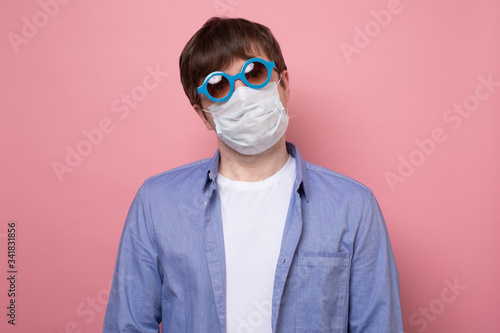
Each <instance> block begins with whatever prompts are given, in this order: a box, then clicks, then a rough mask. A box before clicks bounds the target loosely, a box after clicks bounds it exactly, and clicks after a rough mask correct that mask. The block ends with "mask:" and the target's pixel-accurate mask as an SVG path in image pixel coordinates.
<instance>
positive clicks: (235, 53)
mask: <svg viewBox="0 0 500 333" xmlns="http://www.w3.org/2000/svg"><path fill="white" fill-rule="evenodd" d="M259 55H260V56H265V57H266V58H268V60H272V61H274V63H275V65H276V70H277V72H278V73H283V72H284V71H286V69H287V67H286V64H285V60H284V59H283V55H282V54H281V49H280V46H279V44H278V42H277V41H276V39H275V38H274V36H273V35H272V33H271V31H270V30H269V29H268V28H267V27H265V26H263V25H262V24H259V23H254V22H250V21H248V20H245V19H241V18H236V19H233V18H220V17H213V18H211V19H209V20H208V21H207V22H206V23H205V24H204V25H203V27H202V28H201V29H200V30H198V31H197V32H196V33H195V34H194V36H193V37H192V38H191V39H190V40H189V42H188V43H187V44H186V46H185V47H184V50H183V51H182V54H181V57H180V59H179V67H180V73H181V82H182V86H183V88H184V92H185V93H186V95H187V97H188V98H189V101H190V102H191V104H192V105H194V104H199V103H200V101H199V94H198V92H197V87H198V86H199V85H200V84H201V83H202V82H203V80H204V79H205V77H206V76H207V75H208V74H210V73H212V72H214V71H223V70H226V69H227V68H229V67H230V66H231V65H232V63H233V62H235V61H238V60H242V59H243V60H247V59H250V58H253V57H255V56H259Z"/></svg>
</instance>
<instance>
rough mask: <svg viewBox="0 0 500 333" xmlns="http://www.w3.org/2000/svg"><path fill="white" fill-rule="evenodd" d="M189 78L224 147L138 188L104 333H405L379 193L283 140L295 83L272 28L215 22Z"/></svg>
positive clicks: (189, 61)
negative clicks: (307, 158)
mask: <svg viewBox="0 0 500 333" xmlns="http://www.w3.org/2000/svg"><path fill="white" fill-rule="evenodd" d="M180 73H181V81H182V85H183V87H184V91H185V93H186V95H187V96H188V98H189V100H190V102H191V104H192V106H193V108H194V110H195V111H196V113H197V114H198V116H199V117H200V118H201V120H202V121H203V123H204V124H205V126H206V127H207V129H209V130H214V131H215V132H216V134H217V140H218V147H219V149H218V151H217V152H216V154H215V155H214V157H212V158H211V159H205V160H202V161H198V162H195V163H192V164H189V165H186V166H183V167H180V168H177V169H174V170H170V171H167V172H165V173H162V174H160V175H157V176H155V177H152V178H149V179H147V180H146V181H145V183H144V184H143V186H142V187H141V189H140V190H139V192H138V194H137V196H136V198H135V199H134V202H133V203H132V206H131V208H130V211H129V214H128V217H127V220H126V223H125V226H124V229H123V234H122V237H121V241H120V247H119V251H118V258H117V262H116V268H115V277H114V281H113V287H112V290H111V293H110V297H109V303H108V308H107V313H106V318H105V322H104V332H158V325H159V323H160V322H161V323H162V329H163V332H173V333H179V332H200V333H201V332H203V333H213V332H230V333H233V332H237V333H239V332H245V333H248V332H259V333H261V332H285V333H291V332H350V333H353V332H376V333H388V332H402V331H403V330H402V323H401V310H400V303H399V281H398V274H397V269H396V265H395V262H394V258H393V254H392V250H391V246H390V242H389V237H388V234H387V230H386V226H385V223H384V220H383V217H382V214H381V212H380V210H379V207H378V205H377V202H376V200H375V198H374V196H373V194H372V192H371V191H370V190H369V189H368V188H366V187H365V186H363V185H361V184H359V183H358V182H356V181H354V180H352V179H349V178H347V177H345V176H342V175H339V174H337V173H335V172H333V171H330V170H327V169H324V168H322V167H319V166H317V165H314V164H311V163H308V162H305V161H304V160H303V159H302V157H301V156H300V154H299V152H298V150H297V148H296V147H295V146H294V145H293V144H291V143H287V142H286V141H285V130H286V127H287V124H288V115H287V102H288V100H289V96H290V86H289V74H288V71H287V67H286V65H285V61H284V59H283V56H282V54H281V50H280V47H279V45H278V43H277V42H276V40H275V39H274V37H273V35H272V34H271V32H270V30H269V29H268V28H266V27H264V26H262V25H260V24H257V23H253V22H249V21H247V20H244V19H226V18H212V19H210V20H209V21H207V22H206V23H205V25H204V26H203V27H202V28H201V29H200V30H199V31H198V32H197V33H196V34H195V35H194V36H193V37H192V38H191V40H190V41H189V42H188V43H187V45H186V46H185V48H184V50H183V52H182V54H181V57H180Z"/></svg>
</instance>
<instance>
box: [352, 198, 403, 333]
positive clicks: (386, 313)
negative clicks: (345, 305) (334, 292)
mask: <svg viewBox="0 0 500 333" xmlns="http://www.w3.org/2000/svg"><path fill="white" fill-rule="evenodd" d="M358 332H363V333H369V332H373V333H380V332H384V333H402V332H403V323H402V318H401V306H400V300H399V276H398V271H397V268H396V263H395V260H394V255H393V252H392V248H391V243H390V240H389V235H388V232H387V227H386V225H385V222H384V218H383V216H382V212H381V211H380V208H379V206H378V203H377V201H376V199H375V197H374V196H373V194H372V193H370V200H369V203H368V204H367V205H366V207H365V213H364V215H363V218H362V221H361V225H360V227H359V230H358V234H357V235H356V238H355V241H354V252H353V258H352V267H351V280H350V304H349V333H358Z"/></svg>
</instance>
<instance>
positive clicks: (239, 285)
mask: <svg viewBox="0 0 500 333" xmlns="http://www.w3.org/2000/svg"><path fill="white" fill-rule="evenodd" d="M295 174H296V166H295V158H293V157H291V156H289V158H288V161H287V163H286V164H285V166H284V167H283V168H281V170H279V171H278V172H277V173H275V174H274V175H272V176H271V177H269V178H267V179H264V180H262V181H258V182H242V181H234V180H230V179H228V178H225V177H223V176H221V175H220V174H219V175H218V177H217V183H218V185H219V189H220V199H221V209H222V224H223V230H224V246H225V253H226V292H227V297H226V301H227V304H226V306H227V307H226V315H227V317H226V318H227V332H229V333H270V332H271V304H272V294H273V285H274V274H275V271H276V265H277V262H278V256H279V252H280V248H281V238H282V235H283V229H284V226H285V220H286V216H287V213H288V206H289V203H290V197H291V194H292V189H293V183H294V180H295Z"/></svg>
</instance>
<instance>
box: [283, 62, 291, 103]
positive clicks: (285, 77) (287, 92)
mask: <svg viewBox="0 0 500 333" xmlns="http://www.w3.org/2000/svg"><path fill="white" fill-rule="evenodd" d="M281 83H282V84H283V90H284V91H285V98H286V101H287V102H288V101H289V100H290V76H289V75H288V71H287V70H284V71H283V72H281Z"/></svg>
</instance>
